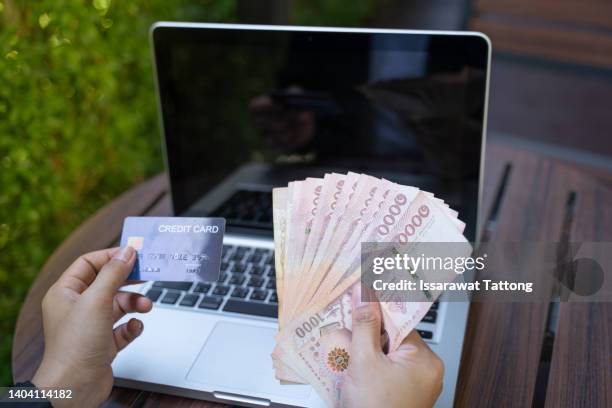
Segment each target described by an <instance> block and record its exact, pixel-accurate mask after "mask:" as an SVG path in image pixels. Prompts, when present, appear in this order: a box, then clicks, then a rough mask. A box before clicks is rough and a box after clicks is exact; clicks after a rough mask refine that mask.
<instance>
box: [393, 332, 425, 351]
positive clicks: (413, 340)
mask: <svg viewBox="0 0 612 408" xmlns="http://www.w3.org/2000/svg"><path fill="white" fill-rule="evenodd" d="M423 348H429V346H428V345H427V343H425V341H424V340H423V339H422V338H421V335H420V334H419V332H417V331H416V330H413V331H411V332H410V333H408V336H406V338H405V339H404V340H403V341H402V344H400V345H399V347H398V348H397V349H398V350H405V351H411V350H420V349H423Z"/></svg>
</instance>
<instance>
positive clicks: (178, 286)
mask: <svg viewBox="0 0 612 408" xmlns="http://www.w3.org/2000/svg"><path fill="white" fill-rule="evenodd" d="M191 285H193V282H162V281H157V282H155V283H154V284H153V287H154V288H165V289H173V290H189V289H190V288H191Z"/></svg>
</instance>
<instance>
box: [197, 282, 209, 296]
mask: <svg viewBox="0 0 612 408" xmlns="http://www.w3.org/2000/svg"><path fill="white" fill-rule="evenodd" d="M210 287H211V284H210V283H203V282H199V283H198V284H197V285H196V287H195V288H194V289H193V292H194V293H204V294H206V293H207V292H208V290H209V289H210Z"/></svg>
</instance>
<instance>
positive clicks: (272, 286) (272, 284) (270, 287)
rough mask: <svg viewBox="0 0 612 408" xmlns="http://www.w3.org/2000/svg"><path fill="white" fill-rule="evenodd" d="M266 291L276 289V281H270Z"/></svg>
mask: <svg viewBox="0 0 612 408" xmlns="http://www.w3.org/2000/svg"><path fill="white" fill-rule="evenodd" d="M266 289H276V279H270V280H269V281H268V284H267V285H266Z"/></svg>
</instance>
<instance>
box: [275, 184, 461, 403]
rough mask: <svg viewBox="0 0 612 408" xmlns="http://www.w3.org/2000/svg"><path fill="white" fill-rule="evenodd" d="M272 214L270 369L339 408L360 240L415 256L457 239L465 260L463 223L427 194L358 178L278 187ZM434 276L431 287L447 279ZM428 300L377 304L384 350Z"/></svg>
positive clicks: (405, 332) (393, 344) (409, 326)
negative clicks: (274, 320) (274, 303)
mask: <svg viewBox="0 0 612 408" xmlns="http://www.w3.org/2000/svg"><path fill="white" fill-rule="evenodd" d="M292 200H300V202H292ZM283 201H284V203H283ZM273 210H274V223H275V225H274V236H275V248H276V253H277V259H276V268H277V291H278V295H279V302H281V304H284V305H285V306H284V307H279V332H278V334H277V335H276V346H275V348H274V350H273V352H272V360H273V367H274V369H275V372H276V376H277V378H278V379H279V380H280V381H281V382H307V383H309V384H311V385H312V386H313V388H314V389H315V390H316V391H317V392H318V393H319V394H320V396H321V398H323V400H324V401H326V402H327V404H328V405H329V406H338V404H339V401H340V398H341V394H342V384H343V381H344V375H345V372H346V370H347V369H348V367H349V365H350V352H351V349H350V344H351V304H352V302H351V299H352V297H353V296H357V295H358V294H360V293H358V292H357V291H359V289H358V288H359V285H360V277H361V261H362V251H361V244H362V243H364V242H369V243H372V242H373V243H377V242H381V243H382V242H384V243H387V244H388V243H391V244H393V243H397V245H391V250H394V251H397V252H398V253H406V254H407V255H409V256H414V255H415V254H416V253H417V252H418V251H421V253H423V252H426V251H425V249H423V248H421V246H420V245H421V243H427V242H458V243H464V244H465V246H463V247H458V248H459V249H458V250H457V251H459V252H458V253H456V254H454V255H455V256H465V255H467V254H469V252H470V251H471V247H470V246H469V244H468V243H467V240H466V239H465V237H463V235H462V232H463V228H464V227H465V224H464V223H463V222H461V221H460V220H459V219H458V218H457V216H458V214H457V212H456V211H454V210H453V209H451V208H450V207H449V206H448V205H447V204H446V203H444V202H443V201H442V200H440V199H439V198H437V197H435V196H434V195H433V194H431V193H428V192H425V191H421V190H419V189H418V188H416V187H411V186H403V185H399V184H396V183H393V182H391V181H388V180H384V179H379V178H375V177H372V176H368V175H363V174H357V173H348V174H346V175H341V174H336V173H330V174H326V175H325V176H324V177H323V178H322V179H310V182H309V179H307V180H303V181H298V182H293V183H290V184H289V186H288V187H287V188H281V189H275V191H274V193H273ZM277 224H278V225H277ZM407 243H410V245H406V244H407ZM279 255H280V256H279ZM421 255H422V254H421ZM289 259H291V262H288V261H289ZM434 272H435V273H436V280H437V281H440V279H448V280H452V279H453V278H454V276H452V275H451V274H448V275H447V276H446V275H443V274H442V275H440V274H437V272H438V271H434ZM434 272H432V273H434ZM421 278H423V279H424V280H427V279H429V276H427V275H423V276H421ZM426 295H427V296H426V297H425V298H424V299H425V300H424V301H415V302H399V301H395V300H390V301H385V299H381V300H380V307H381V312H382V317H383V325H384V328H385V336H386V337H385V338H387V339H388V343H387V344H386V346H387V347H388V349H389V350H395V349H397V347H399V345H400V344H401V342H402V341H403V340H404V339H405V338H406V336H408V334H409V333H410V332H411V331H412V330H413V329H414V328H415V326H416V324H417V323H418V322H419V321H420V320H421V319H422V318H423V316H424V315H425V314H426V313H427V311H428V310H429V307H430V306H431V303H432V302H434V301H435V300H436V298H437V297H438V296H439V295H440V293H439V292H428V293H427V294H426ZM287 299H290V301H288V300H287ZM287 303H289V305H287Z"/></svg>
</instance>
